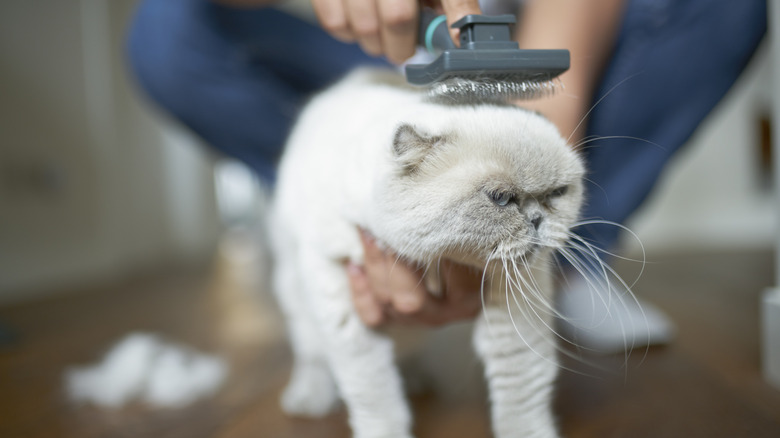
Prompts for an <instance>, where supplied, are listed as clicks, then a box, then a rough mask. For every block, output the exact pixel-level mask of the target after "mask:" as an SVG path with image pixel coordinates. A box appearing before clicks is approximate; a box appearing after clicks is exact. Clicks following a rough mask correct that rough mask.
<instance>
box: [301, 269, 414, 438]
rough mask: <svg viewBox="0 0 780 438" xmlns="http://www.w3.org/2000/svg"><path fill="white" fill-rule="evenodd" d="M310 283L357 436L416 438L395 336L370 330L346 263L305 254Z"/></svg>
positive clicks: (313, 305)
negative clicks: (351, 287)
mask: <svg viewBox="0 0 780 438" xmlns="http://www.w3.org/2000/svg"><path fill="white" fill-rule="evenodd" d="M303 265H304V266H305V272H307V275H306V277H305V285H306V286H305V287H306V291H307V295H308V298H309V299H310V302H311V308H312V312H313V313H314V314H315V318H316V320H317V321H318V323H319V324H320V329H321V331H322V334H323V339H324V340H325V346H326V349H327V352H328V359H329V364H330V366H331V370H332V372H333V375H334V377H335V379H336V382H337V385H338V388H339V391H340V394H341V397H342V399H343V400H344V403H345V404H346V406H347V411H348V414H349V423H350V426H351V427H352V431H353V434H354V437H355V438H411V437H412V435H411V414H410V412H409V408H408V405H407V402H406V399H405V396H404V392H403V384H402V381H401V376H400V373H399V371H398V369H397V367H396V365H395V357H394V348H393V341H392V339H391V338H390V337H389V336H387V335H386V334H383V333H381V332H378V331H375V330H372V329H369V328H367V327H366V326H365V325H364V324H363V323H362V321H361V320H360V318H359V317H358V315H357V314H356V313H355V310H354V307H353V305H352V301H351V298H350V294H349V283H348V279H347V276H346V272H345V269H344V267H343V265H342V264H341V263H338V262H334V261H332V260H328V259H326V258H323V257H320V256H317V255H314V254H310V255H309V256H308V257H304V263H303Z"/></svg>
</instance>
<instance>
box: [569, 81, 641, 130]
mask: <svg viewBox="0 0 780 438" xmlns="http://www.w3.org/2000/svg"><path fill="white" fill-rule="evenodd" d="M638 74H639V73H634V74H633V75H629V76H627V77H626V78H624V79H623V80H621V81H620V82H618V83H617V84H615V85H613V86H612V88H610V89H609V90H607V92H606V93H604V95H603V96H601V97H600V98H599V99H598V100H597V101H596V103H594V104H593V105H591V107H590V109H589V110H588V111H587V112H586V113H585V114H584V115H583V116H582V118H581V119H580V122H579V123H577V126H575V127H574V129H573V130H572V131H571V133H570V134H569V136H568V137H567V138H566V143H569V142H570V141H571V138H572V137H573V136H574V133H576V132H577V130H578V129H580V126H582V124H583V123H585V120H587V119H588V116H589V115H590V113H592V112H593V110H594V109H596V107H597V106H598V105H599V104H600V103H601V102H602V101H603V100H604V99H606V97H607V96H609V95H610V94H612V92H613V91H615V90H616V89H617V88H618V87H620V86H621V85H623V84H624V83H625V82H626V81H628V80H630V79H633V78H634V76H637V75H638Z"/></svg>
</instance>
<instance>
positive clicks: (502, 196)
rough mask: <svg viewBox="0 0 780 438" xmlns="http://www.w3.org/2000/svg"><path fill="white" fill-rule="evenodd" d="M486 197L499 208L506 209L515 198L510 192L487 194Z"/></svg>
mask: <svg viewBox="0 0 780 438" xmlns="http://www.w3.org/2000/svg"><path fill="white" fill-rule="evenodd" d="M488 196H489V197H490V200H491V201H493V203H494V204H496V205H498V206H499V207H506V206H507V205H508V204H509V203H510V202H512V201H513V200H514V198H515V195H513V194H512V193H511V192H489V193H488Z"/></svg>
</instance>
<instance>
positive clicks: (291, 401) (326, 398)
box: [281, 365, 339, 417]
mask: <svg viewBox="0 0 780 438" xmlns="http://www.w3.org/2000/svg"><path fill="white" fill-rule="evenodd" d="M281 403H282V410H283V411H284V412H285V413H287V414H289V415H294V416H302V417H323V416H325V415H328V414H330V413H331V412H333V411H335V410H336V408H338V406H339V395H338V391H337V389H336V384H335V382H334V381H333V377H332V376H331V374H330V370H329V369H328V368H327V367H326V366H323V365H304V366H297V367H295V369H294V370H293V374H292V377H291V378H290V383H289V384H287V388H285V390H284V392H283V393H282V400H281Z"/></svg>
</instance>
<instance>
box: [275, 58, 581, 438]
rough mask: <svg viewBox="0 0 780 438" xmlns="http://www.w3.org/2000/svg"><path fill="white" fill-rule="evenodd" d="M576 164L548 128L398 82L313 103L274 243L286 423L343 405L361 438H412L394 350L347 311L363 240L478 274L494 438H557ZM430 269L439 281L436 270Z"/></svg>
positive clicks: (283, 186) (365, 81) (287, 176)
mask: <svg viewBox="0 0 780 438" xmlns="http://www.w3.org/2000/svg"><path fill="white" fill-rule="evenodd" d="M583 173H584V169H583V164H582V162H581V160H580V158H579V157H578V155H577V154H576V153H575V152H574V151H573V150H572V149H571V148H570V147H569V146H567V144H566V142H565V140H564V139H563V138H561V136H560V135H559V133H558V131H557V130H556V128H555V127H554V126H553V125H552V123H550V122H549V121H547V120H546V119H544V118H543V117H541V116H539V115H537V114H535V113H533V112H530V111H526V110H523V109H519V108H516V107H513V106H492V105H481V106H443V105H435V104H432V103H427V102H426V101H425V99H424V98H423V96H422V94H421V93H420V92H419V91H418V90H415V89H411V88H410V87H408V86H406V85H404V81H403V78H401V77H399V76H398V75H396V74H395V73H389V72H380V71H375V70H360V71H357V72H355V73H353V74H351V75H350V76H348V77H347V78H346V79H344V80H343V81H342V82H340V83H339V84H337V85H336V86H334V87H333V88H331V89H329V90H328V91H326V92H325V93H323V94H321V95H319V96H317V97H316V98H314V100H313V101H312V102H311V103H310V104H309V105H308V106H307V108H306V109H305V111H304V112H303V114H302V115H301V117H300V120H299V122H298V124H297V126H296V127H295V129H294V131H293V133H292V135H291V138H290V140H289V144H288V145H287V149H286V153H285V155H284V157H283V159H282V162H281V165H280V172H279V180H278V185H277V187H276V193H275V200H274V204H273V207H272V217H271V229H270V234H271V236H272V240H273V248H274V251H275V255H276V262H277V264H276V267H275V269H276V272H275V274H276V275H275V289H276V293H277V295H278V298H279V301H280V303H281V305H282V308H283V310H284V312H285V314H286V316H287V320H288V325H289V327H288V328H289V332H290V338H291V342H292V346H293V351H294V354H295V364H294V369H293V372H292V378H291V381H290V383H289V385H288V387H287V389H286V390H285V392H284V394H283V397H282V404H283V408H284V409H285V411H286V412H288V413H290V414H300V415H308V416H318V415H323V414H325V413H328V412H329V411H331V410H332V409H333V408H334V407H335V406H336V405H337V403H338V400H339V398H341V399H343V401H344V402H345V404H346V407H347V409H348V412H349V421H350V425H351V427H352V430H353V433H354V436H355V437H357V438H375V437H376V438H379V437H382V438H408V437H411V436H412V435H411V415H410V412H409V408H408V406H407V403H406V401H405V398H404V394H403V386H402V384H401V377H400V376H399V373H398V370H397V368H396V366H395V362H394V341H393V338H392V336H390V335H389V334H388V333H386V332H385V331H382V330H374V329H370V328H367V327H366V326H365V325H364V324H362V322H361V320H360V319H359V317H358V316H357V314H356V313H355V310H354V308H353V305H352V302H351V299H350V293H349V289H348V280H347V277H346V272H345V267H344V262H345V261H346V260H353V261H357V262H359V261H361V260H362V247H361V244H360V240H359V236H358V227H362V228H364V229H366V230H369V231H370V232H371V233H372V234H373V235H374V236H375V237H376V238H377V240H378V241H379V242H381V243H382V244H384V245H386V246H387V247H389V248H391V249H393V250H394V251H395V252H397V253H398V254H399V255H400V256H401V257H404V258H405V259H408V260H410V261H415V262H418V263H420V264H421V265H426V266H436V264H437V262H438V261H439V260H440V259H441V258H448V259H452V260H456V261H458V262H460V263H464V264H467V265H471V266H474V267H476V268H479V269H481V270H484V272H485V280H484V285H483V287H484V290H483V291H482V293H483V298H484V312H483V314H482V315H481V316H480V317H479V318H478V321H477V323H476V326H475V331H474V345H475V348H476V350H477V353H478V354H479V356H480V358H481V359H482V360H483V362H484V367H485V374H486V378H487V381H488V387H489V391H490V399H491V402H492V403H491V404H492V406H491V410H492V411H491V412H492V422H493V431H494V434H495V435H496V436H497V437H501V438H505V437H556V436H558V432H557V429H556V426H555V423H554V420H553V417H552V413H551V408H550V400H551V393H552V383H553V380H554V378H555V376H556V373H557V369H558V367H557V365H556V363H555V348H556V347H555V336H554V334H553V332H552V329H551V328H550V326H551V324H552V320H553V318H554V316H553V315H554V310H553V308H552V279H551V274H550V263H551V255H552V253H553V251H554V250H555V249H559V248H561V247H562V246H563V245H564V244H565V242H566V241H567V239H568V238H569V237H570V235H569V232H568V230H569V228H570V227H571V226H572V225H573V224H574V222H575V220H576V219H577V215H578V213H579V208H580V204H581V202H582V178H583ZM432 271H433V270H432Z"/></svg>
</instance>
